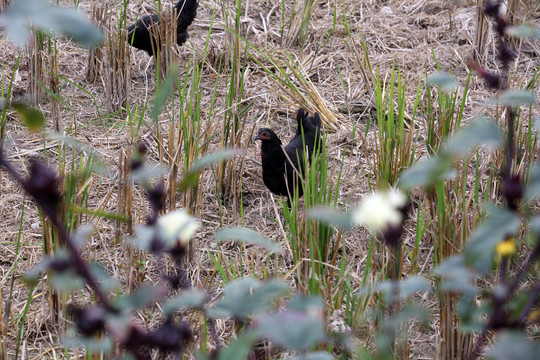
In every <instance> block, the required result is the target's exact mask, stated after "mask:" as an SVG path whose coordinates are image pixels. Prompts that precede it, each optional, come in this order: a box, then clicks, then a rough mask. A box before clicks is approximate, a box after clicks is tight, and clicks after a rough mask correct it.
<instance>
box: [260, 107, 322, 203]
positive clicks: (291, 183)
mask: <svg viewBox="0 0 540 360" xmlns="http://www.w3.org/2000/svg"><path fill="white" fill-rule="evenodd" d="M296 121H297V129H296V134H295V136H294V137H293V138H292V139H291V141H290V142H289V143H288V144H287V145H286V146H285V147H284V148H283V147H282V142H281V140H280V139H279V137H278V136H277V135H276V133H275V132H274V131H272V130H271V129H268V128H262V129H259V132H258V134H257V136H255V138H254V139H253V140H254V141H255V140H261V142H262V144H261V158H262V170H263V182H264V185H266V187H267V188H268V189H269V190H270V191H271V192H273V193H274V194H276V195H281V196H287V199H288V201H289V204H290V197H291V196H294V192H295V189H298V196H302V195H303V193H304V191H303V188H302V186H301V185H300V186H299V184H300V179H299V178H298V174H299V173H303V172H304V171H305V165H304V157H305V156H304V155H305V153H306V151H307V159H308V161H309V162H311V159H312V157H313V154H315V153H316V152H317V151H320V150H319V149H320V148H321V147H322V140H321V118H320V116H319V114H318V113H315V115H314V116H313V117H309V116H307V114H306V112H305V110H304V109H302V108H301V109H300V110H298V113H297V115H296ZM284 150H285V151H284ZM321 150H322V149H321Z"/></svg>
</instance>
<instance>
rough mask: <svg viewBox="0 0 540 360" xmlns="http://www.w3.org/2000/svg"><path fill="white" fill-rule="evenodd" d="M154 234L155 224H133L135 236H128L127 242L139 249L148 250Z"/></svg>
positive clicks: (155, 231) (155, 232)
mask: <svg viewBox="0 0 540 360" xmlns="http://www.w3.org/2000/svg"><path fill="white" fill-rule="evenodd" d="M156 234H157V230H156V227H155V226H151V225H142V224H135V236H134V237H130V238H129V242H130V243H131V244H133V246H136V247H138V248H139V249H141V250H144V251H150V249H151V248H152V240H153V239H154V236H156Z"/></svg>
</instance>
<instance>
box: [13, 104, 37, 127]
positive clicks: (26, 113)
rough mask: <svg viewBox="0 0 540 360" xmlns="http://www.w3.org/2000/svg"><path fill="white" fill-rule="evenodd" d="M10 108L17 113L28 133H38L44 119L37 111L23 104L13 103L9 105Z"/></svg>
mask: <svg viewBox="0 0 540 360" xmlns="http://www.w3.org/2000/svg"><path fill="white" fill-rule="evenodd" d="M11 108H13V109H14V110H15V111H16V112H17V114H18V115H19V116H20V117H21V119H22V121H23V124H24V126H26V127H27V128H28V129H29V130H30V131H39V130H41V129H42V128H43V126H44V125H45V117H44V116H43V113H42V112H41V111H39V110H38V109H36V108H34V107H32V106H30V105H28V104H26V103H23V102H15V103H13V104H11Z"/></svg>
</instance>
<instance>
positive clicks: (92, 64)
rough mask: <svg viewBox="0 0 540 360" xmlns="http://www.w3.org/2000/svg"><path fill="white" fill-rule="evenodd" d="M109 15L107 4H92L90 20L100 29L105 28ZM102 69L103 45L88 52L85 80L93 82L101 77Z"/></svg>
mask: <svg viewBox="0 0 540 360" xmlns="http://www.w3.org/2000/svg"><path fill="white" fill-rule="evenodd" d="M108 16H109V6H108V4H93V5H92V15H91V20H92V22H93V23H94V24H96V25H97V26H98V27H99V28H100V29H102V30H104V29H106V28H107V19H108ZM102 69H103V47H101V46H97V47H95V48H92V49H90V51H89V53H88V65H87V67H86V81H88V82H90V83H93V82H95V81H97V80H98V79H100V78H101V76H102V74H101V72H102Z"/></svg>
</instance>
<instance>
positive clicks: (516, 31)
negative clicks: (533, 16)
mask: <svg viewBox="0 0 540 360" xmlns="http://www.w3.org/2000/svg"><path fill="white" fill-rule="evenodd" d="M505 33H506V34H508V35H510V36H514V37H517V38H520V39H539V38H540V29H538V28H537V27H534V26H532V25H529V24H522V25H519V26H509V27H507V28H506V30H505Z"/></svg>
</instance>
